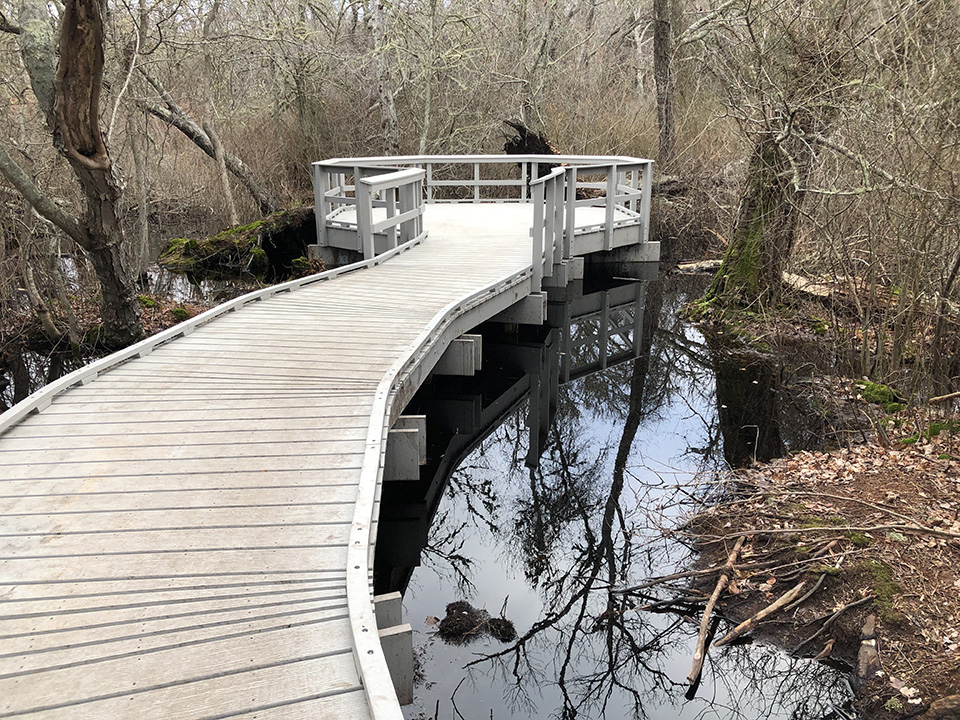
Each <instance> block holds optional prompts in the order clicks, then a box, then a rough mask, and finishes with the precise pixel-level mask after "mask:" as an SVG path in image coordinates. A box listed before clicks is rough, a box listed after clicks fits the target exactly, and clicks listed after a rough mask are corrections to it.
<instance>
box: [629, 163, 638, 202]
mask: <svg viewBox="0 0 960 720" xmlns="http://www.w3.org/2000/svg"><path fill="white" fill-rule="evenodd" d="M630 178H631V180H630V189H631V190H633V192H636V191H637V188H639V187H640V168H638V167H634V168H633V172H631V173H630ZM637 204H638V203H637V198H636V197H632V198H630V203H629V205H630V209H631V210H633V211H634V212H637Z"/></svg>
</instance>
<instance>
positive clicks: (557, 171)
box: [530, 167, 567, 187]
mask: <svg viewBox="0 0 960 720" xmlns="http://www.w3.org/2000/svg"><path fill="white" fill-rule="evenodd" d="M566 171H567V169H566V168H564V167H557V168H554V169H553V170H551V171H550V172H549V173H547V174H546V175H544V176H543V177H539V178H537V179H536V180H531V181H530V187H533V186H534V185H542V184H543V183H545V182H547V181H549V180H553V179H554V178H557V177H560V176H561V175H563V174H564V173H565V172H566Z"/></svg>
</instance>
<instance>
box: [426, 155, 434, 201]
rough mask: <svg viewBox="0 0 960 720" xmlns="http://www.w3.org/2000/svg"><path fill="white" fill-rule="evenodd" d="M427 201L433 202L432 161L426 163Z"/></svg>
mask: <svg viewBox="0 0 960 720" xmlns="http://www.w3.org/2000/svg"><path fill="white" fill-rule="evenodd" d="M427 202H428V203H432V202H433V163H432V162H428V163H427Z"/></svg>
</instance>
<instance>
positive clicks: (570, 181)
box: [563, 167, 577, 259]
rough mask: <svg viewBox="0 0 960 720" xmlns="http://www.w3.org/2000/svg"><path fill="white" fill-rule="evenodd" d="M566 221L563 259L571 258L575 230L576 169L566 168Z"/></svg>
mask: <svg viewBox="0 0 960 720" xmlns="http://www.w3.org/2000/svg"><path fill="white" fill-rule="evenodd" d="M566 172H567V205H566V210H567V221H566V231H565V232H564V234H563V257H564V259H567V258H571V257H573V234H574V233H575V232H576V230H577V168H576V167H568V168H567V170H566Z"/></svg>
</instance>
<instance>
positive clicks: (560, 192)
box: [551, 172, 567, 265]
mask: <svg viewBox="0 0 960 720" xmlns="http://www.w3.org/2000/svg"><path fill="white" fill-rule="evenodd" d="M566 179H567V174H566V172H564V173H562V174H560V175H557V177H556V179H554V181H553V182H554V186H555V187H556V190H555V191H554V195H553V197H554V203H553V205H554V207H553V214H554V215H553V238H552V239H551V242H552V243H553V260H552V262H553V263H554V265H559V264H560V262H561V261H562V260H563V216H564V208H565V205H564V202H565V197H566V193H565V192H564V191H565V190H566Z"/></svg>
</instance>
